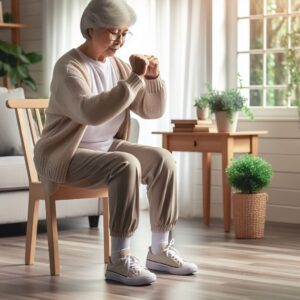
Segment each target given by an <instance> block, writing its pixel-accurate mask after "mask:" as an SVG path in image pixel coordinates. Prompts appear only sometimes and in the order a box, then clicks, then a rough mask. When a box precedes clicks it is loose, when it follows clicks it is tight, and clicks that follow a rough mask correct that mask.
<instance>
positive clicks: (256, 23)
mask: <svg viewBox="0 0 300 300" xmlns="http://www.w3.org/2000/svg"><path fill="white" fill-rule="evenodd" d="M262 48H263V20H251V21H250V49H262Z"/></svg>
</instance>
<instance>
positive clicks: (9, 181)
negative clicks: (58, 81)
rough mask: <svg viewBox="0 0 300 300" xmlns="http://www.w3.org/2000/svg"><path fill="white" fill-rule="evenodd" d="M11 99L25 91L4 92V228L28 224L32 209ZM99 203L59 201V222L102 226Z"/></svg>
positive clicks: (0, 175) (0, 97) (134, 129)
mask: <svg viewBox="0 0 300 300" xmlns="http://www.w3.org/2000/svg"><path fill="white" fill-rule="evenodd" d="M8 98H11V99H12V98H14V99H17V98H24V94H23V90H22V89H16V90H13V91H10V92H9V93H8V92H7V90H6V89H4V88H0V224H7V223H17V222H25V221H26V220H27V206H28V177H27V172H26V166H25V161H24V157H23V156H22V151H21V142H20V138H19V133H18V128H17V124H16V118H15V115H14V112H13V111H11V110H9V109H8V108H6V106H5V101H6V100H7V99H8ZM132 121H133V122H132V126H131V131H130V140H131V141H133V142H137V139H138V134H139V133H138V130H139V127H138V122H137V121H136V120H132ZM99 215H101V201H99V199H96V198H94V199H81V200H76V201H67V200H66V201H57V218H69V217H79V216H90V218H89V221H90V226H91V227H94V226H97V224H98V219H99ZM39 218H40V220H42V219H45V207H44V201H40V209H39Z"/></svg>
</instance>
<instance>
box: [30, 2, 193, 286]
mask: <svg viewBox="0 0 300 300" xmlns="http://www.w3.org/2000/svg"><path fill="white" fill-rule="evenodd" d="M135 20H136V16H135V13H134V11H133V9H132V8H131V7H130V6H129V5H128V4H127V3H126V2H125V1H123V0H92V1H90V3H89V4H88V6H87V7H86V9H85V10H84V12H83V15H82V19H81V24H80V26H81V32H82V34H83V36H84V38H85V39H86V41H85V42H84V43H83V44H82V45H81V46H79V47H78V48H77V49H72V50H71V51H69V52H68V53H66V54H65V55H63V56H62V57H61V58H60V59H59V60H58V62H57V63H56V66H55V68H54V73H53V78H52V83H51V97H50V102H49V108H48V109H47V118H46V124H45V128H44V131H43V133H42V137H41V139H40V140H39V142H38V143H37V145H36V146H35V151H34V161H35V164H36V168H37V171H38V173H39V175H40V178H41V180H42V183H43V185H44V186H45V189H46V190H47V191H48V192H49V193H53V192H54V191H55V190H56V186H57V184H60V183H63V184H67V185H71V186H77V187H84V188H90V189H93V188H98V187H100V186H103V185H106V186H108V190H109V199H110V200H109V205H110V232H111V241H112V255H111V257H110V262H109V264H108V266H107V270H106V274H105V277H106V279H110V280H115V281H119V282H122V283H124V284H128V285H144V284H150V283H152V282H154V281H155V280H156V276H155V274H154V273H152V272H150V271H149V269H151V270H154V271H156V270H157V271H164V272H168V273H172V274H178V275H186V274H192V273H194V272H195V271H196V270H197V266H196V265H195V264H192V263H188V262H186V261H184V260H183V259H182V258H181V257H180V256H179V254H178V253H177V252H176V250H175V249H174V248H173V247H172V246H173V243H174V241H172V242H170V243H168V238H169V232H170V230H171V229H172V228H173V227H174V225H175V223H176V221H177V215H178V214H177V203H176V173H175V164H174V160H173V158H172V156H171V155H170V153H169V152H167V151H166V150H164V149H161V148H157V147H149V146H142V145H137V144H132V143H129V142H128V141H126V138H127V136H128V129H129V126H130V124H129V122H130V111H133V112H135V113H136V114H138V115H139V116H141V117H143V118H147V119H151V118H159V117H161V116H162V114H163V112H164V108H165V85H164V82H163V80H162V79H161V77H160V74H159V63H158V60H157V58H155V57H154V56H146V55H132V56H131V57H130V65H131V66H129V65H127V64H126V63H124V62H123V61H122V60H120V59H118V58H117V57H115V56H114V55H115V53H116V52H117V50H118V49H120V48H121V47H122V46H123V45H124V43H125V41H126V38H127V37H128V36H129V35H130V31H129V29H128V27H129V26H131V25H132V24H134V22H135ZM140 182H142V183H143V184H146V185H147V191H148V198H149V206H150V222H151V231H152V245H151V247H149V252H148V256H147V261H146V266H147V268H145V267H143V266H142V264H141V263H140V262H139V260H138V259H136V258H135V257H134V256H131V255H130V238H131V236H132V235H133V233H134V232H135V230H136V228H137V226H138V221H139V185H140Z"/></svg>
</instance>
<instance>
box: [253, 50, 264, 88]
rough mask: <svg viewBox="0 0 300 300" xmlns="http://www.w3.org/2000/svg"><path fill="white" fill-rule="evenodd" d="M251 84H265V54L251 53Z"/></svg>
mask: <svg viewBox="0 0 300 300" xmlns="http://www.w3.org/2000/svg"><path fill="white" fill-rule="evenodd" d="M250 70H251V72H250V84H251V85H262V84H263V55H262V54H251V55H250Z"/></svg>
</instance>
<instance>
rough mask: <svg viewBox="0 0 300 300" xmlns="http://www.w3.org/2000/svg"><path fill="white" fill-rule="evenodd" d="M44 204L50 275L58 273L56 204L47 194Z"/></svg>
mask: <svg viewBox="0 0 300 300" xmlns="http://www.w3.org/2000/svg"><path fill="white" fill-rule="evenodd" d="M45 205H46V221H47V233H48V248H49V259H50V272H51V275H52V276H56V275H59V273H60V262H59V253H58V233H57V219H56V205H55V200H52V199H51V198H50V197H49V196H47V197H46V199H45Z"/></svg>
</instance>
